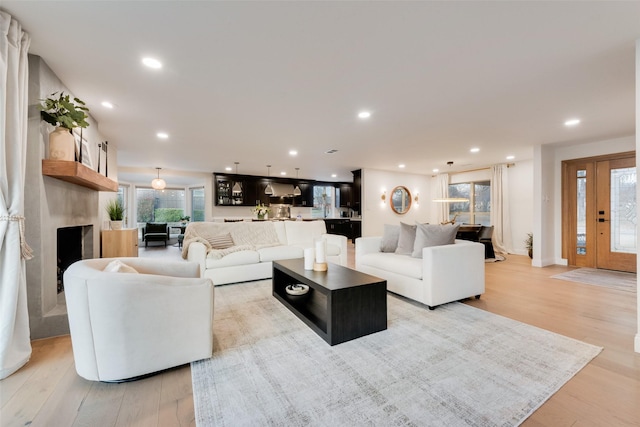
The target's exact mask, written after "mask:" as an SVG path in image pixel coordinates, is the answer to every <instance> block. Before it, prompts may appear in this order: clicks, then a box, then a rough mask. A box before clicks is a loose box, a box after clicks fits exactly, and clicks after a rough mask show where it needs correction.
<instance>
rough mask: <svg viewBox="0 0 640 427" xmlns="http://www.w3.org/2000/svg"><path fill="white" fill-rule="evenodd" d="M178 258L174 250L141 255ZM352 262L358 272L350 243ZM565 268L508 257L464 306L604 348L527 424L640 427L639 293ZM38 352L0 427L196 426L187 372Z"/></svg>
mask: <svg viewBox="0 0 640 427" xmlns="http://www.w3.org/2000/svg"><path fill="white" fill-rule="evenodd" d="M178 254H179V251H178V249H177V248H175V247H169V248H167V249H151V248H149V249H148V250H146V251H144V250H142V249H141V251H140V255H141V256H167V255H169V256H171V257H175V258H177V257H178V256H179V255H178ZM349 261H350V264H351V265H353V246H350V253H349ZM567 270H569V268H567V267H561V266H553V267H547V268H534V267H531V266H530V261H529V258H527V257H523V256H516V255H510V256H509V257H508V259H507V260H506V261H504V262H497V263H492V264H487V265H486V288H487V290H486V293H485V294H484V295H483V297H482V298H481V299H480V300H468V301H466V303H468V304H470V305H473V306H475V307H478V308H480V309H483V310H487V311H490V312H492V313H496V314H500V315H503V316H506V317H509V318H512V319H516V320H519V321H522V322H525V323H528V324H530V325H534V326H538V327H540V328H543V329H547V330H550V331H553V332H557V333H560V334H562V335H565V336H569V337H573V338H576V339H578V340H581V341H585V342H588V343H591V344H595V345H598V346H602V347H604V351H603V352H602V353H601V354H600V355H599V356H598V357H596V358H595V359H594V360H593V361H592V362H591V363H589V364H588V365H587V366H586V367H585V368H584V369H583V370H581V371H580V372H579V373H578V374H577V375H576V376H575V377H574V378H573V379H571V380H570V381H569V382H568V383H567V384H565V386H564V387H562V388H561V389H560V390H559V391H558V392H557V393H556V394H555V395H553V396H552V397H551V398H550V399H549V400H548V401H547V402H546V403H545V404H544V405H542V406H541V407H540V408H539V409H538V410H537V411H536V412H535V413H534V414H533V415H532V416H531V417H529V419H527V420H526V421H525V423H524V424H523V425H524V426H528V427H533V426H640V354H637V353H634V351H633V339H634V335H635V333H636V294H635V293H629V292H624V291H616V290H611V289H608V288H603V287H598V286H590V285H582V284H578V283H572V282H565V281H559V280H555V279H550V278H549V277H550V276H552V275H554V274H557V273H560V272H563V271H567ZM32 345H33V354H32V357H31V360H30V361H29V363H28V364H27V365H25V366H24V367H23V368H22V369H21V370H19V371H18V372H17V373H15V374H14V375H12V376H10V377H9V378H7V379H5V380H3V381H2V382H0V408H1V412H0V425H1V426H2V427H5V426H24V425H31V426H56V427H64V426H188V425H195V421H194V410H193V396H192V387H191V370H190V368H189V366H188V365H186V366H183V367H180V368H177V369H174V370H171V371H168V372H165V373H162V374H159V375H156V376H153V377H151V378H147V379H144V380H140V381H136V382H131V383H125V384H103V383H96V382H91V381H86V380H84V379H82V378H80V377H79V376H78V375H77V374H76V373H75V368H74V365H73V355H72V352H71V341H70V338H69V336H63V337H56V338H49V339H44V340H37V341H33V343H32ZM479 369H481V367H479Z"/></svg>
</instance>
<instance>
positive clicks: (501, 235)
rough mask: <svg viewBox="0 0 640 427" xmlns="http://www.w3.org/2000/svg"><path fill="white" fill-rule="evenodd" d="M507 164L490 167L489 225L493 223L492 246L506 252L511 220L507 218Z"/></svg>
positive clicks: (508, 246)
mask: <svg viewBox="0 0 640 427" xmlns="http://www.w3.org/2000/svg"><path fill="white" fill-rule="evenodd" d="M507 177H508V174H507V165H504V164H503V165H494V166H492V167H491V225H493V238H492V240H493V248H494V249H495V251H496V252H501V253H504V254H508V253H511V252H513V249H512V248H511V221H510V220H509V199H508V196H509V192H508V183H507Z"/></svg>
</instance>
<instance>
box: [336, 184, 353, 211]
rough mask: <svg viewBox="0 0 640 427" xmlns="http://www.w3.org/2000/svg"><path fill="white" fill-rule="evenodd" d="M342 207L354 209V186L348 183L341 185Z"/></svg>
mask: <svg viewBox="0 0 640 427" xmlns="http://www.w3.org/2000/svg"><path fill="white" fill-rule="evenodd" d="M338 189H339V191H340V207H341V208H351V207H353V185H352V184H348V183H343V184H340V186H339V188H338Z"/></svg>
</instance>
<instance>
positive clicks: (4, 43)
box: [0, 11, 31, 379]
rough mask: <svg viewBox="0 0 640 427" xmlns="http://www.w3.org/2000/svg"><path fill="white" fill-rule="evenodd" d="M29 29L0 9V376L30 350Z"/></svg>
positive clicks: (20, 363) (22, 360)
mask: <svg viewBox="0 0 640 427" xmlns="http://www.w3.org/2000/svg"><path fill="white" fill-rule="evenodd" d="M29 43H30V38H29V35H28V34H26V33H25V32H23V31H22V27H21V25H20V24H19V23H18V22H17V21H16V20H15V19H13V18H12V17H11V15H9V14H8V13H6V12H3V11H0V85H1V86H0V379H3V378H6V377H8V376H9V375H11V374H12V373H14V372H15V371H17V370H18V369H20V367H22V366H23V365H24V364H25V363H27V361H28V360H29V357H30V356H31V340H30V334H29V314H28V312H27V280H26V273H25V259H30V258H31V249H30V248H29V246H28V245H27V244H26V242H25V240H24V177H25V162H26V154H27V107H28V100H27V90H28V75H29V69H28V64H27V52H28V50H29Z"/></svg>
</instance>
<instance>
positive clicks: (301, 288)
mask: <svg viewBox="0 0 640 427" xmlns="http://www.w3.org/2000/svg"><path fill="white" fill-rule="evenodd" d="M285 291H287V294H289V295H294V296H300V295H304V294H306V293H307V292H309V286H307V285H303V284H301V283H296V284H293V285H287V287H286V288H285Z"/></svg>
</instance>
